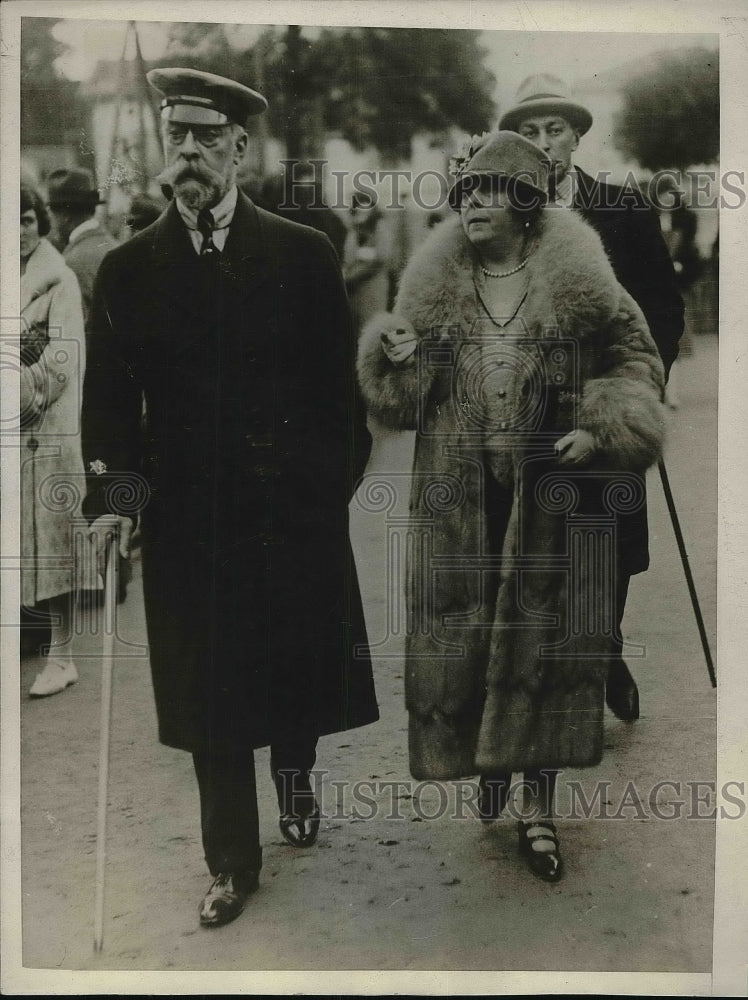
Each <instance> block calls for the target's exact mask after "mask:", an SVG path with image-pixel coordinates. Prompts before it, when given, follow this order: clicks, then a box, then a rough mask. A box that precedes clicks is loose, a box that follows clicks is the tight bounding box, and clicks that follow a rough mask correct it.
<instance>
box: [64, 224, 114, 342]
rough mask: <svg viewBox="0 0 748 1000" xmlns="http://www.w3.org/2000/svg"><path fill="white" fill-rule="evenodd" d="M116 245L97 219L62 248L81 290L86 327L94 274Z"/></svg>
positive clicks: (89, 311) (66, 261) (94, 278)
mask: <svg viewBox="0 0 748 1000" xmlns="http://www.w3.org/2000/svg"><path fill="white" fill-rule="evenodd" d="M116 246H117V241H116V240H115V238H114V237H113V236H112V234H111V233H110V232H109V231H108V230H107V229H105V228H104V226H103V225H102V224H101V222H98V220H97V226H96V228H95V229H86V230H84V232H82V233H78V234H77V235H76V236H75V237H74V238H73V239H72V240H71V241H70V242H69V243H68V245H67V246H66V247H65V249H64V250H63V257H64V258H65V263H66V264H67V265H68V267H69V268H70V269H71V270H72V271H74V272H75V276H76V278H77V279H78V284H79V285H80V290H81V299H82V303H83V320H84V323H85V326H86V329H88V318H89V315H90V313H91V298H92V296H93V286H94V281H95V280H96V275H97V273H98V271H99V268H100V267H101V262H102V260H103V259H104V257H106V255H107V254H108V253H109V251H110V250H114V248H115V247H116Z"/></svg>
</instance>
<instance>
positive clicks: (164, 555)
mask: <svg viewBox="0 0 748 1000" xmlns="http://www.w3.org/2000/svg"><path fill="white" fill-rule="evenodd" d="M91 332H92V337H91V353H90V357H89V364H88V366H87V371H86V379H85V388H84V398H83V451H84V460H85V462H86V468H87V469H90V468H91V464H90V463H93V469H98V470H99V472H101V470H102V466H101V465H97V460H99V461H100V462H101V463H103V464H104V465H105V466H106V468H107V471H106V472H103V473H102V474H100V475H95V474H91V475H90V477H89V493H88V496H87V498H86V502H85V505H84V510H85V513H86V514H87V516H88V517H89V518H91V517H94V516H96V515H98V514H100V513H102V512H104V511H114V512H118V513H122V514H130V515H133V514H135V513H137V512H139V511H142V517H141V527H142V533H143V583H144V594H145V607H146V617H147V623H148V640H149V645H150V658H151V669H152V673H153V684H154V692H155V696H156V708H157V711H158V720H159V732H160V738H161V740H162V742H164V743H166V744H168V745H170V746H175V747H180V748H183V749H187V750H195V749H201V748H204V747H205V745H206V743H207V742H210V743H211V745H212V746H213V747H214V748H219V747H221V748H224V749H233V750H238V751H241V749H242V748H248V747H257V746H263V745H266V744H267V743H268V742H271V741H273V740H275V739H278V738H283V736H284V735H287V734H288V732H290V733H293V732H295V731H298V730H299V727H300V726H302V725H303V726H304V727H305V728H310V727H311V728H312V729H313V730H316V731H317V732H318V733H325V732H334V731H338V730H341V729H346V728H351V727H353V726H358V725H363V724H366V723H368V722H372V721H373V720H374V719H376V717H377V709H376V702H375V699H374V691H373V682H372V675H371V665H370V662H369V658H368V655H367V654H365V653H364V655H363V656H359V657H356V656H354V647H356V646H357V645H359V644H363V648H364V649H366V645H365V644H366V635H365V630H364V621H363V611H362V607H361V600H360V596H359V591H358V585H357V582H356V574H355V568H354V565H353V560H352V556H351V550H350V545H349V541H348V502H349V500H350V497H351V492H352V487H353V483H354V481H355V479H356V476H357V475H358V474H360V473H361V472H362V471H363V465H364V462H365V460H366V456H367V454H368V445H369V443H370V438H369V435H368V432H367V431H366V428H365V416H364V412H363V407H362V406H359V405H357V404H356V395H355V374H354V359H353V348H354V342H353V337H352V333H351V328H350V315H349V311H348V305H347V301H346V297H345V290H344V287H343V282H342V278H341V274H340V268H339V266H338V264H337V261H336V259H335V255H334V252H333V249H332V247H331V245H330V243H329V241H328V240H327V239H326V237H324V236H322V235H321V234H320V233H317V232H315V231H313V230H311V229H308V228H306V227H303V226H298V225H296V224H295V223H291V222H287V221H286V220H284V219H279V218H277V217H276V216H273V215H271V214H269V213H267V212H264V211H262V210H261V209H258V208H256V207H255V206H254V205H253V204H252V203H251V202H250V201H249V200H248V199H247V198H245V197H244V196H243V195H242V194H241V193H240V194H239V199H238V202H237V207H236V213H235V215H234V219H233V221H232V224H231V228H230V230H229V235H228V239H227V241H226V245H225V247H224V250H223V252H222V253H221V254H218V255H215V256H213V257H200V256H198V255H197V254H196V253H195V250H194V248H193V245H192V243H191V241H190V238H189V234H188V232H187V230H186V228H185V226H184V224H183V222H182V220H181V218H180V216H179V213H178V211H177V208H176V204H175V203H172V204H171V205H170V207H169V208H168V209H167V210H166V212H165V213H164V214H163V215H162V216H161V217H160V218H159V219H158V220H157V221H156V222H155V223H153V224H152V225H151V226H149V227H148V228H147V229H145V230H143V232H141V233H139V234H138V235H137V236H135V237H134V238H133V239H132V240H130V241H129V242H127V243H124V244H122V246H120V247H118V248H117V249H116V250H114V251H112V252H111V253H110V254H108V255H107V257H106V258H105V259H104V262H103V264H102V266H101V268H100V270H99V275H98V277H97V279H96V284H95V288H94V301H93V310H92V316H91ZM143 397H144V398H145V403H146V414H147V428H146V432H145V441H144V440H143V434H142V431H141V423H140V421H141V411H142V399H143ZM139 474H142V475H143V476H144V479H145V482H144V483H143V482H142V481H140V480H139V479H138V475H139Z"/></svg>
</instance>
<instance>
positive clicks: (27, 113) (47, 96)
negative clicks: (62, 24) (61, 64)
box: [20, 17, 86, 147]
mask: <svg viewBox="0 0 748 1000" xmlns="http://www.w3.org/2000/svg"><path fill="white" fill-rule="evenodd" d="M58 20H59V18H54V17H24V18H22V20H21V58H20V63H21V146H22V147H24V146H40V145H44V146H54V145H65V144H69V143H70V142H73V143H74V144H77V142H78V141H79V140H80V137H81V134H82V131H83V129H84V128H85V124H86V106H85V104H84V103H83V102H82V101H81V100H80V98H79V96H78V92H79V86H78V84H77V83H74V82H73V81H71V80H66V79H65V78H64V77H63V76H62V75H61V74H60V73H59V72H58V71H57V69H56V68H55V60H56V59H58V58H59V57H60V56H61V55H63V54H64V52H65V50H66V46H65V45H64V44H63V43H62V42H58V41H57V39H55V37H54V35H53V34H52V29H53V28H54V26H55V25H56V24H57V22H58Z"/></svg>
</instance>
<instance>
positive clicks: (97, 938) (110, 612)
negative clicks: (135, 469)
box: [94, 524, 119, 954]
mask: <svg viewBox="0 0 748 1000" xmlns="http://www.w3.org/2000/svg"><path fill="white" fill-rule="evenodd" d="M118 529H119V525H118V524H116V525H113V526H112V531H111V533H108V534H107V536H106V550H105V551H106V557H105V558H106V562H105V567H106V568H105V571H104V651H103V662H102V669H101V723H100V730H99V798H98V807H97V815H96V896H95V902H94V951H95V952H96V953H97V954H98V953H100V952H101V951H102V949H103V947H104V865H105V864H106V807H107V798H108V790H109V742H110V740H109V734H110V724H111V719H112V667H113V661H114V619H115V613H116V607H117V563H118V556H119V530H118Z"/></svg>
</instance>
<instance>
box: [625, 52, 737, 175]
mask: <svg viewBox="0 0 748 1000" xmlns="http://www.w3.org/2000/svg"><path fill="white" fill-rule="evenodd" d="M623 94H624V107H623V110H622V111H621V112H620V114H619V116H618V118H617V121H616V131H617V135H616V145H617V147H618V149H620V150H621V151H622V152H623V153H624V155H626V156H628V157H632V158H633V159H635V160H637V161H638V162H639V163H640V164H641V166H642V167H644V168H646V169H649V170H653V171H654V170H662V169H666V168H675V169H680V170H685V169H687V168H688V167H690V166H694V165H695V164H699V163H712V162H714V161H715V160H716V159H717V157H718V155H719V66H718V53H717V52H716V51H711V50H709V49H706V48H703V47H701V46H697V47H694V48H688V49H678V50H676V51H674V52H664V53H661V54H660V55H659V56H658V57H656V58H655V62H654V65H653V66H652V68H651V70H649V71H648V72H646V73H643V74H641V75H638V76H636V77H635V78H634V79H632V80H630V81H629V82H628V83H627V84H626V85H625V86H624V88H623Z"/></svg>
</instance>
